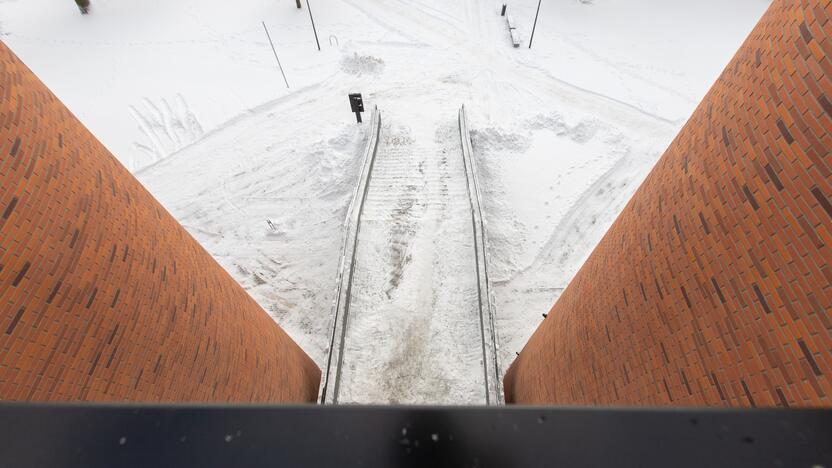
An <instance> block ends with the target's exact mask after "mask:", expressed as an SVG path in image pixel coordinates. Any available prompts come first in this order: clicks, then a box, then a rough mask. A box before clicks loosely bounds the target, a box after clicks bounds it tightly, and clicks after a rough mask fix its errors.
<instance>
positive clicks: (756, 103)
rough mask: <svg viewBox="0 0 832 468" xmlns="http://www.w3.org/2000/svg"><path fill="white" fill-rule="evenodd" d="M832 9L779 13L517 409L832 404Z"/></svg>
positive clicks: (714, 100)
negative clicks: (546, 405) (526, 405)
mask: <svg viewBox="0 0 832 468" xmlns="http://www.w3.org/2000/svg"><path fill="white" fill-rule="evenodd" d="M831 176H832V1H829V0H820V1H817V0H816V1H812V0H803V1H796V0H790V1H787V0H775V1H774V3H773V4H772V5H771V7H770V8H769V10H768V12H767V13H766V14H765V15H764V16H763V18H762V19H761V21H760V23H759V24H758V25H757V27H756V28H755V29H754V30H753V32H752V33H751V35H750V36H749V38H748V39H747V40H746V42H745V43H744V44H743V45H742V47H741V48H740V50H739V51H738V52H737V54H736V56H735V57H734V58H733V60H732V61H731V62H730V63H729V65H728V66H727V68H726V69H725V71H723V73H722V75H721V76H720V77H719V79H718V80H717V82H716V83H715V84H714V86H713V88H712V89H711V90H710V92H709V93H708V95H707V96H706V97H705V99H704V100H703V102H702V103H701V104H700V105H699V106H698V108H697V109H696V111H695V112H694V113H693V115H692V116H691V118H690V120H689V121H688V123H687V124H686V125H685V127H684V128H683V129H682V131H681V132H680V133H679V135H678V136H677V137H676V139H675V140H674V141H673V143H672V144H671V145H670V147H669V148H668V150H667V152H666V153H665V154H664V155H663V156H662V157H661V159H660V160H659V162H658V163H657V165H656V167H655V168H654V169H653V171H652V172H651V173H650V175H649V176H648V177H647V179H646V180H645V182H644V183H643V185H642V186H641V187H640V188H639V189H638V191H637V192H636V193H635V195H634V196H633V198H632V200H631V201H630V202H629V203H628V205H627V206H626V207H625V209H624V210H623V212H622V213H621V215H620V216H619V217H618V219H617V220H616V221H615V223H613V225H612V227H611V228H610V230H609V231H608V232H607V234H606V235H605V236H604V238H603V240H602V241H601V243H600V244H599V245H598V247H597V248H596V249H595V251H594V252H593V253H592V255H591V256H590V257H589V259H588V260H587V262H586V263H585V264H584V266H583V267H582V268H581V270H580V271H579V273H578V274H577V276H576V277H575V278H574V279H573V280H572V282H571V284H570V285H569V287H568V288H567V289H566V290H565V291H564V293H563V295H562V296H561V297H560V299H559V300H558V301H557V303H556V304H555V306H554V307H553V308H552V310H551V312H550V314H549V316H548V318H547V319H546V320H544V322H543V323H542V324H541V326H540V327H539V328H538V330H537V331H536V332H535V334H534V335H533V336H532V338H531V340H530V341H529V343H528V344H527V345H526V347H525V348H524V349H523V351H522V352H521V353H520V356H519V358H518V359H517V360H516V361H515V362H514V364H513V365H512V366H511V368H510V369H509V372H508V374H507V375H506V377H505V387H506V395H507V400H508V401H509V402H516V403H551V404H593V405H622V404H623V405H629V404H646V405H711V406H829V405H830V404H832V376H830V373H832V177H831Z"/></svg>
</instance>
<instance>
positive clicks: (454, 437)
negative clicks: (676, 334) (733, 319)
mask: <svg viewBox="0 0 832 468" xmlns="http://www.w3.org/2000/svg"><path fill="white" fill-rule="evenodd" d="M0 441H2V442H0V465H2V466H8V467H15V468H34V467H62V468H63V467H84V468H90V467H120V468H129V467H168V466H170V467H178V468H187V467H198V468H206V467H328V466H333V467H334V466H337V467H358V466H363V467H397V466H403V467H417V466H418V467H421V466H425V467H445V466H448V467H473V466H477V467H500V468H502V467H513V468H523V467H532V466H569V467H576V466H616V467H619V466H621V467H626V466H644V467H651V466H657V467H658V466H661V467H670V466H672V467H685V466H691V467H705V466H730V467H761V466H799V467H806V468H810V467H813V466H825V467H829V466H832V443H830V441H832V411H831V410H734V409H730V410H716V409H681V410H680V409H589V408H534V407H490V408H485V407H468V408H462V407H444V408H438V407H366V406H323V407H322V406H294V407H285V406H284V407H280V406H131V405H124V406H99V405H90V404H86V405H63V406H61V405H35V404H0Z"/></svg>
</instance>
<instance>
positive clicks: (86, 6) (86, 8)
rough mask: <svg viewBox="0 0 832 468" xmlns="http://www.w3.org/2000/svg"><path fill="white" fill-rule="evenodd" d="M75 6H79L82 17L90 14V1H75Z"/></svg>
mask: <svg viewBox="0 0 832 468" xmlns="http://www.w3.org/2000/svg"><path fill="white" fill-rule="evenodd" d="M75 4H76V5H78V9H79V10H81V14H82V15H86V14H87V13H89V12H90V0H75Z"/></svg>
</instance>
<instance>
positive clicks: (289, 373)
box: [0, 43, 320, 402]
mask: <svg viewBox="0 0 832 468" xmlns="http://www.w3.org/2000/svg"><path fill="white" fill-rule="evenodd" d="M91 86H95V85H94V84H93V85H91ZM319 380H320V371H319V370H318V368H317V367H316V366H315V364H314V363H313V362H312V361H311V360H310V359H309V357H308V356H306V354H304V352H303V351H302V350H301V349H300V348H299V347H298V346H297V345H296V344H295V343H294V342H293V341H292V340H291V338H289V337H288V336H287V335H286V334H285V333H284V332H283V331H282V330H281V329H280V327H278V326H277V325H276V324H275V323H274V322H273V321H272V319H271V318H269V316H268V315H267V314H266V313H265V312H264V311H263V310H262V309H261V308H260V307H259V306H258V305H257V304H256V303H255V302H254V300H252V299H251V298H250V297H249V296H248V295H247V294H246V293H245V291H243V289H242V288H241V287H240V286H239V285H237V284H236V283H235V282H234V280H233V279H232V278H231V277H230V276H229V275H228V274H227V273H226V272H225V271H224V270H223V269H222V268H221V267H220V266H219V265H218V264H217V263H216V262H215V261H214V260H213V259H212V258H211V257H210V256H209V255H208V253H207V252H205V250H203V249H202V248H201V247H200V246H199V244H197V242H196V241H195V240H194V239H193V238H191V236H190V235H188V233H187V232H186V231H185V230H184V229H183V228H182V227H181V226H180V225H179V224H178V223H177V222H176V221H175V220H174V219H173V217H171V216H170V215H169V214H168V213H167V212H166V211H165V210H164V209H163V208H162V207H161V206H160V205H159V203H158V202H156V201H155V200H154V199H153V198H152V197H151V195H150V194H149V193H148V192H147V191H146V190H145V189H144V188H142V186H141V185H140V184H139V183H138V182H137V181H136V179H134V178H133V177H132V175H130V173H129V172H128V171H127V170H125V169H124V168H123V167H122V166H121V165H120V164H119V163H118V162H117V161H116V159H115V158H114V157H113V156H112V155H111V154H110V153H109V152H108V151H107V150H106V149H105V148H104V147H103V146H102V145H101V143H99V142H98V140H96V138H95V137H94V136H93V135H92V134H90V132H88V131H87V130H86V128H84V126H83V125H82V124H81V123H80V122H79V121H78V120H77V119H76V118H75V117H74V116H73V115H72V114H71V113H70V112H69V111H68V110H67V109H66V107H64V106H63V105H62V104H61V102H60V101H58V99H57V98H56V97H55V96H54V95H53V94H52V93H51V92H49V90H48V89H47V88H46V87H45V86H44V85H43V84H42V83H41V82H40V81H38V79H37V78H36V77H35V76H34V75H33V74H32V72H31V71H30V70H29V69H28V68H26V66H25V65H23V64H22V63H21V62H20V61H19V60H18V59H17V58H16V57H15V56H14V54H13V53H12V52H11V51H10V50H9V49H8V48H7V47H6V46H5V45H4V44H2V43H0V399H2V400H51V401H70V400H71V401H77V400H85V401H105V400H128V401H202V402H207V401H212V402H213V401H235V402H304V401H314V400H315V398H316V396H317V389H318V382H319Z"/></svg>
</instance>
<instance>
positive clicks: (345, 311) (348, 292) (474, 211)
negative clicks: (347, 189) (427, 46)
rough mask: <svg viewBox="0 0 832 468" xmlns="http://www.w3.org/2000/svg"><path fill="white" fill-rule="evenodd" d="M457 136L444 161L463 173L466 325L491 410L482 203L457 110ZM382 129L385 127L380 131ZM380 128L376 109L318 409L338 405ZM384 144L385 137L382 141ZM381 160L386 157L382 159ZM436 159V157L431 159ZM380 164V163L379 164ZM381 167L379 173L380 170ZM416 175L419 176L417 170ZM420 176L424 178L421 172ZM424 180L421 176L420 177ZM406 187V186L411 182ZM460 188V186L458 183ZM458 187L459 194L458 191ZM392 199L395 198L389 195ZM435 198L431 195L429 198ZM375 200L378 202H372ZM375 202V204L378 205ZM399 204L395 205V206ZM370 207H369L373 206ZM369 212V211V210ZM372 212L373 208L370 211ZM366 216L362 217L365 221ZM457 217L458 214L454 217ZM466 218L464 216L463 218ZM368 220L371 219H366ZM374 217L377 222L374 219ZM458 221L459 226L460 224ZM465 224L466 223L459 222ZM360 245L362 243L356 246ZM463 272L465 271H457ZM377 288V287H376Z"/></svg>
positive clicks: (493, 378) (495, 384)
mask: <svg viewBox="0 0 832 468" xmlns="http://www.w3.org/2000/svg"><path fill="white" fill-rule="evenodd" d="M457 124H458V136H459V140H458V141H459V146H456V145H455V144H454V143H453V142H451V143H452V147H454V148H457V149H454V150H453V151H454V152H458V153H457V155H454V154H453V153H450V154H449V155H448V157H451V158H455V157H459V158H461V159H460V160H457V161H458V162H461V163H462V164H461V165H460V166H458V167H460V168H461V169H460V174H462V172H463V171H464V178H465V184H464V185H460V190H462V192H461V193H462V194H463V195H462V197H463V199H464V200H465V201H464V202H463V203H465V206H466V208H465V209H464V211H462V213H470V223H471V232H472V234H473V242H472V245H473V249H472V252H471V254H472V255H471V258H472V259H473V262H472V264H471V267H470V268H471V269H470V274H471V275H472V277H471V278H472V281H473V278H476V283H475V284H476V292H475V293H476V294H475V297H476V301H477V303H476V305H475V307H474V308H475V310H476V314H477V315H476V316H474V317H472V320H473V322H472V325H473V323H476V324H477V326H478V332H477V334H478V336H479V338H478V341H479V343H480V347H481V355H482V357H481V360H482V367H483V374H482V376H483V382H484V388H483V392H484V401H485V403H486V404H490V405H494V404H501V403H502V401H503V397H502V388H501V387H502V386H501V382H500V376H499V364H498V362H497V350H498V345H497V336H496V332H495V329H494V307H493V301H492V298H491V294H490V286H489V278H488V262H487V258H486V238H485V222H484V221H483V215H482V197H481V195H480V190H479V183H478V180H477V175H476V162H475V160H474V158H473V154H472V146H471V137H470V134H469V131H468V123H467V120H466V115H465V108H464V107H463V108H461V109H460V111H459V113H458V121H457ZM385 128H386V127H385ZM381 133H382V126H381V116H380V113H379V112H378V110H377V109H376V110H375V111H374V113H373V118H372V120H371V125H370V138H369V139H368V141H367V146H366V148H365V156H364V163H363V165H362V172H361V176H360V178H359V183H358V185H357V187H356V192H355V195H354V197H353V200H352V202H351V204H350V207H349V209H348V214H347V217H346V220H345V226H344V239H343V247H342V251H343V253H342V256H341V262H340V266H339V272H338V275H337V285H336V297H335V301H334V305H333V313H332V317H333V319H332V323H333V325H332V334H331V337H330V350H329V356H328V359H327V364H326V369H325V372H324V378H323V385H322V387H321V391H320V398H319V401H320V402H321V403H324V404H337V403H339V396H340V389H341V387H342V370H343V369H344V354H345V349H347V347H348V346H347V343H346V342H347V340H348V339H349V337H348V334H349V333H348V330H349V329H350V320H351V312H350V307H351V303H352V298H353V283H354V279H355V275H356V271H357V269H356V251H357V250H358V248H357V246H358V243H359V233H360V232H361V230H362V225H361V223H362V219H363V217H364V214H365V213H364V212H365V204H366V203H367V202H368V192H369V191H370V185H371V183H372V181H373V179H374V177H375V176H374V173H373V170H374V168H375V166H376V156H377V155H378V154H379V153H380V152H381V150H380V149H379V140H380V138H381ZM385 138H386V137H385ZM385 151H388V152H390V154H387V155H386V156H385V157H387V158H389V157H390V156H391V155H396V157H402V155H399V154H398V153H396V152H395V151H393V150H392V149H389V148H388V149H387V150H385ZM385 154H386V153H385ZM437 157H439V155H437ZM385 161H386V160H385V159H381V160H380V162H379V164H382V163H384V162H385ZM386 164H387V166H391V164H392V166H391V167H393V168H396V170H397V171H398V170H402V169H401V168H402V167H406V164H407V163H405V162H394V161H387V163H386ZM382 166H383V167H382ZM382 166H379V167H380V168H381V169H379V170H382V169H384V168H385V167H386V168H387V172H389V171H390V170H391V168H390V167H387V166H385V165H384V164H382ZM387 172H384V171H382V173H380V174H379V175H378V177H381V178H382V179H383V180H382V182H380V183H382V184H383V185H384V186H385V187H387V185H388V184H393V185H395V184H403V183H404V184H406V183H408V182H406V181H405V180H406V176H405V175H404V174H399V173H396V174H394V176H391V174H388V173H387ZM420 172H422V169H421V166H420ZM422 173H423V175H424V172H422ZM425 177H427V176H425ZM411 182H412V181H411ZM459 183H460V184H461V180H460V181H459ZM463 187H464V188H463ZM393 193H396V192H395V191H394V192H393ZM438 193H439V194H440V196H444V197H449V196H451V195H450V192H448V191H444V190H440V191H439V192H438ZM434 195H435V194H434ZM376 198H378V197H376ZM381 200H386V201H396V200H395V196H393V197H392V198H391V196H390V195H389V194H385V195H384V196H383V197H381ZM378 201H379V200H376V202H375V203H378ZM399 201H401V200H399ZM373 206H375V205H373ZM370 211H371V212H372V210H370ZM376 211H378V207H376ZM370 214H371V213H369V214H368V216H370ZM457 216H459V214H458V215H457ZM463 216H467V215H463ZM370 217H371V218H372V216H370ZM376 217H377V216H376ZM460 221H462V220H460ZM464 222H466V223H467V222H468V221H464ZM362 242H364V241H363V240H362ZM463 268H467V267H463ZM379 286H381V285H379ZM447 359H454V356H453V355H450V356H448V357H447Z"/></svg>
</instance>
